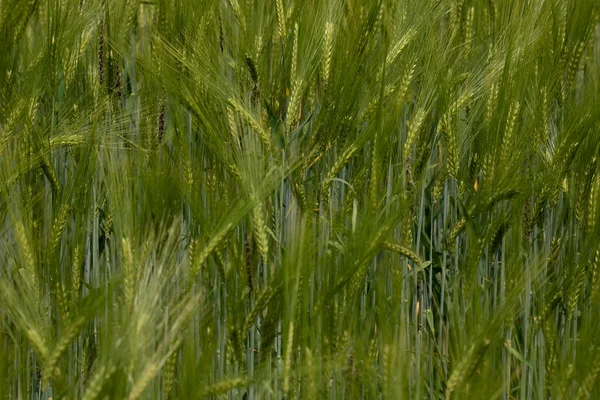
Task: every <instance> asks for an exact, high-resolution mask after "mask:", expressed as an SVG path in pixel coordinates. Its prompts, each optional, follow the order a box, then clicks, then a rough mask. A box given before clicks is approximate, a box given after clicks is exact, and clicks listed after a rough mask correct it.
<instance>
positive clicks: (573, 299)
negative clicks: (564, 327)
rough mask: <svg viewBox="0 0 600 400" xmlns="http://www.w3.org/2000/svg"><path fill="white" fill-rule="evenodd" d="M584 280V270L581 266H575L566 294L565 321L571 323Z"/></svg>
mask: <svg viewBox="0 0 600 400" xmlns="http://www.w3.org/2000/svg"><path fill="white" fill-rule="evenodd" d="M584 278H585V268H584V267H583V265H577V266H576V267H575V276H573V278H572V281H571V284H570V285H569V290H568V294H567V319H568V320H569V321H571V319H572V318H573V316H574V314H575V307H576V306H577V302H578V301H579V296H580V295H581V288H582V287H583V283H584Z"/></svg>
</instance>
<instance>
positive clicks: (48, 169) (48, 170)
mask: <svg viewBox="0 0 600 400" xmlns="http://www.w3.org/2000/svg"><path fill="white" fill-rule="evenodd" d="M40 167H41V168H42V172H44V175H45V176H46V178H47V179H48V182H50V186H51V187H52V193H53V194H54V196H58V192H59V191H60V184H59V183H58V179H57V178H56V173H55V172H54V168H52V165H50V161H48V158H47V157H46V155H45V154H43V153H41V154H40Z"/></svg>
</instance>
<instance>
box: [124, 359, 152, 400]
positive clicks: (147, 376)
mask: <svg viewBox="0 0 600 400" xmlns="http://www.w3.org/2000/svg"><path fill="white" fill-rule="evenodd" d="M158 372H159V366H158V364H157V363H156V362H150V364H149V365H146V367H145V368H144V372H143V374H142V376H141V377H140V378H139V379H138V380H137V381H136V382H135V384H134V385H133V388H131V391H130V392H129V396H127V399H128V400H135V399H137V398H138V397H140V396H141V395H142V394H143V393H144V391H145V390H146V388H147V387H148V384H150V382H151V381H152V379H154V377H155V376H156V375H157V374H158Z"/></svg>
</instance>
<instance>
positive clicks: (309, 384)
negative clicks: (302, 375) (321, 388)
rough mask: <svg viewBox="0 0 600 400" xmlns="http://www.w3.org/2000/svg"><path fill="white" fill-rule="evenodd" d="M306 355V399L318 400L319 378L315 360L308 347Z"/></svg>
mask: <svg viewBox="0 0 600 400" xmlns="http://www.w3.org/2000/svg"><path fill="white" fill-rule="evenodd" d="M304 354H305V358H306V383H305V384H306V398H307V399H316V398H318V397H317V386H316V385H315V381H316V380H317V376H316V374H315V362H314V360H313V354H312V351H310V349H309V348H308V347H306V348H305V350H304Z"/></svg>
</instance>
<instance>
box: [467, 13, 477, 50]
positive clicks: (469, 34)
mask: <svg viewBox="0 0 600 400" xmlns="http://www.w3.org/2000/svg"><path fill="white" fill-rule="evenodd" d="M474 19H475V7H469V11H468V12H467V21H466V24H465V46H466V50H467V51H469V50H471V48H472V47H473V43H472V42H473V37H474V28H473V20H474Z"/></svg>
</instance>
